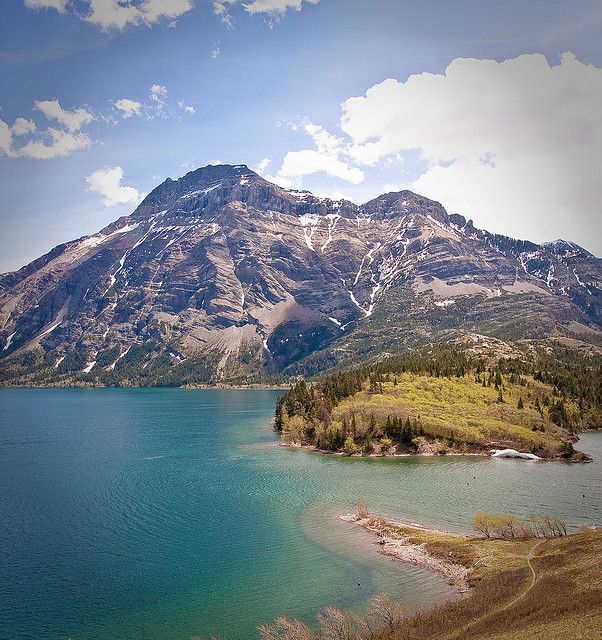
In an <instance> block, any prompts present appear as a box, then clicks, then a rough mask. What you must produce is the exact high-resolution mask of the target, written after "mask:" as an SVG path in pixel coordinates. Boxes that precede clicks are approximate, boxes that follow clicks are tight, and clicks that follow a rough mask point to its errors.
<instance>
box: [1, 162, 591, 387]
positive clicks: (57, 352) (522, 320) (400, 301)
mask: <svg viewBox="0 0 602 640" xmlns="http://www.w3.org/2000/svg"><path fill="white" fill-rule="evenodd" d="M601 282H602V264H601V261H600V260H599V259H598V258H595V257H594V256H592V255H591V254H588V253H587V252H586V251H584V250H581V249H580V248H579V247H577V245H574V244H572V243H566V242H564V241H563V243H562V244H558V243H555V244H553V245H549V246H544V245H542V246H540V245H536V244H534V243H529V242H525V241H519V240H513V239H511V238H506V237H504V236H499V235H494V234H490V233H488V232H486V231H481V230H478V229H475V228H474V226H473V225H472V222H471V221H469V222H466V221H465V219H464V218H462V216H459V215H457V214H454V215H451V216H449V215H448V214H447V212H446V211H445V209H444V208H443V207H442V206H441V205H440V204H439V203H437V202H434V201H432V200H429V199H428V198H424V197H422V196H419V195H417V194H414V193H412V192H410V191H401V192H399V193H389V194H385V195H382V196H379V197H378V198H375V199H374V200H371V201H370V202H368V203H366V204H365V205H362V206H357V205H355V204H353V203H352V202H349V201H346V200H337V201H333V200H331V199H328V198H319V197H317V196H314V195H312V194H311V193H309V192H307V191H294V190H286V189H282V188H280V187H278V186H276V185H275V184H272V183H270V182H268V181H266V180H264V179H263V178H262V177H260V176H259V175H257V174H256V173H255V172H253V171H251V170H250V169H248V167H246V166H245V165H234V166H232V165H221V166H208V167H204V168H201V169H197V170H196V171H192V172H190V173H188V174H186V175H185V176H184V177H182V178H180V179H179V180H171V179H169V178H168V179H167V180H165V181H164V182H163V183H162V184H160V185H159V186H158V187H157V188H156V189H154V190H153V191H152V192H151V193H150V194H149V195H148V196H147V197H146V198H145V199H144V201H143V202H142V203H141V204H140V206H139V207H138V208H137V209H136V210H135V211H134V212H133V213H132V214H131V215H130V216H127V217H123V218H120V219H119V220H117V221H115V222H114V223H112V224H111V225H109V226H108V227H106V228H105V229H103V230H102V231H100V232H99V233H97V234H94V235H92V236H87V237H83V238H80V239H78V240H74V241H72V242H68V243H65V244H63V245H60V246H58V247H56V248H55V249H53V250H52V251H51V252H49V253H48V254H47V255H45V256H43V257H41V258H39V259H38V260H36V261H34V262H32V263H31V264H30V265H27V266H26V267H23V268H22V269H20V270H19V271H16V272H14V273H10V274H4V275H1V276H0V363H1V364H0V367H1V368H2V369H3V370H9V371H12V370H13V369H14V370H15V371H17V369H18V367H21V369H20V371H23V370H25V369H27V367H28V366H30V365H29V364H28V363H29V362H30V361H31V360H32V358H33V360H35V362H36V363H37V364H36V365H35V366H39V358H41V357H43V358H44V359H45V361H46V362H47V363H48V365H49V369H52V371H51V373H50V374H49V375H51V376H56V377H60V376H64V375H65V374H66V373H69V374H70V375H79V374H82V370H83V368H84V367H83V366H82V367H81V368H78V367H79V361H80V359H83V362H84V364H85V363H88V362H91V361H93V360H94V359H95V358H96V356H95V354H98V357H99V358H100V360H99V361H100V362H103V354H105V353H111V354H112V353H113V351H116V352H117V353H118V354H119V355H120V358H119V360H118V361H117V362H116V363H115V364H114V366H113V368H112V369H110V365H107V366H104V365H103V366H95V367H94V368H93V369H91V370H90V371H89V373H87V374H85V375H86V376H88V377H89V378H90V379H93V378H94V377H100V378H102V376H103V375H105V374H106V373H107V372H108V371H109V370H110V371H111V376H112V378H111V381H112V383H114V382H115V381H117V382H119V381H120V380H125V379H126V378H127V376H130V377H131V376H132V375H133V372H134V371H138V372H141V371H142V370H144V371H145V372H146V373H145V375H150V374H149V373H148V372H154V373H153V375H154V376H155V378H154V379H153V380H155V382H156V381H157V380H159V381H160V380H164V379H165V376H168V375H169V370H170V368H172V367H175V366H177V367H180V368H181V369H182V368H184V367H186V366H188V365H187V364H186V363H191V362H192V361H194V362H198V363H202V365H201V364H199V365H198V366H197V365H195V366H197V369H195V371H200V370H202V374H201V373H196V374H195V375H197V378H195V380H197V381H204V380H205V378H206V379H207V380H210V379H216V378H217V379H223V380H230V379H241V378H244V377H245V376H249V375H257V374H262V373H273V372H286V373H290V374H296V373H304V374H310V373H313V372H316V371H321V370H323V369H326V368H328V367H331V366H334V365H336V364H341V365H344V364H346V363H348V364H351V363H353V364H355V363H356V362H357V361H358V360H359V359H362V358H368V357H372V356H375V355H379V354H381V353H383V352H395V351H399V350H401V349H403V348H408V347H414V346H417V345H420V344H424V343H426V342H431V341H436V340H443V341H446V342H447V341H449V340H450V339H461V338H462V337H463V336H467V335H475V334H478V335H484V336H489V337H491V338H492V340H495V339H497V341H498V343H497V344H499V341H503V342H504V343H505V342H506V341H508V342H513V341H516V340H540V339H545V338H549V337H554V339H558V338H560V337H562V336H564V337H566V339H567V340H578V341H579V342H580V343H586V344H589V345H590V346H592V348H596V347H595V345H596V344H598V343H600V338H601V336H602V330H601V328H602V311H601V308H602V304H601V302H602V284H601ZM508 350H509V351H512V347H508ZM36 353H37V354H41V355H36V356H35V357H34V356H33V355H32V354H36ZM172 353H176V354H178V355H177V357H175V356H173V355H170V354H172ZM28 354H29V355H28ZM69 354H72V356H73V357H67V356H69ZM74 354H78V355H77V357H75V355H74ZM80 356H81V358H80ZM36 358H37V359H36ZM61 358H62V360H61ZM57 363H58V365H57ZM111 364H113V363H111ZM53 365H57V366H56V367H54V366H53ZM32 366H33V365H32ZM143 367H144V369H143ZM198 367H201V369H199V368H198ZM161 376H163V378H162V377H161ZM198 376H200V378H199V377H198ZM203 376H205V378H203ZM4 379H5V380H7V379H8V380H10V379H11V378H10V373H8V374H7V375H5V376H4Z"/></svg>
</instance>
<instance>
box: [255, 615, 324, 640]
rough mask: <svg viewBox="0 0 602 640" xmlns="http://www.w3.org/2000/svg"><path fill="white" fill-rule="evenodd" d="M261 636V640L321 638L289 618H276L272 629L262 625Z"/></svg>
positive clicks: (305, 626)
mask: <svg viewBox="0 0 602 640" xmlns="http://www.w3.org/2000/svg"><path fill="white" fill-rule="evenodd" d="M259 635H260V636H261V640H318V638H319V636H317V635H316V634H315V632H313V631H312V630H311V629H310V628H309V627H308V626H307V625H306V624H304V623H303V622H301V621H300V620H290V619H288V618H276V620H274V624H273V625H272V626H271V627H267V626H264V625H261V626H260V627H259Z"/></svg>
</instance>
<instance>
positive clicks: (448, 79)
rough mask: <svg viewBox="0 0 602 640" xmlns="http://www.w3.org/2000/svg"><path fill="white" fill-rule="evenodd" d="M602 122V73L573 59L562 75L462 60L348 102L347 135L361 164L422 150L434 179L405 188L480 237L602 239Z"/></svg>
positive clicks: (556, 68) (515, 63) (528, 61)
mask: <svg viewBox="0 0 602 640" xmlns="http://www.w3.org/2000/svg"><path fill="white" fill-rule="evenodd" d="M601 113H602V69H599V68H597V67H595V66H592V65H588V64H584V63H583V62H580V61H579V60H578V59H577V58H576V57H575V56H574V55H573V54H571V53H565V54H563V55H562V56H561V58H560V62H559V63H557V64H550V63H549V62H548V60H547V59H546V58H545V57H544V56H543V55H540V54H531V55H522V56H519V57H517V58H514V59H510V60H505V61H503V62H496V61H493V60H477V59H465V58H458V59H456V60H453V61H452V62H451V64H450V65H449V66H448V67H447V69H446V70H445V73H443V74H431V73H423V74H420V75H414V76H410V77H409V78H408V79H407V80H406V81H405V82H400V81H398V80H393V79H389V80H385V81H384V82H381V83H379V84H377V85H374V86H373V87H371V88H370V89H368V91H366V94H365V95H364V96H360V97H353V98H349V99H348V100H347V101H345V102H344V103H343V105H342V116H341V128H342V130H343V131H344V132H345V133H346V134H347V135H348V136H349V139H350V142H349V143H348V145H347V149H346V151H347V154H348V157H349V158H350V159H351V160H352V161H355V162H356V163H360V164H364V165H378V164H379V163H381V162H384V161H385V160H386V159H387V158H390V157H391V156H392V155H394V154H397V153H400V152H401V153H406V152H410V151H411V150H415V149H419V150H420V152H421V154H422V158H423V160H424V161H425V162H426V170H425V172H424V173H423V174H422V175H421V176H420V177H418V178H417V179H416V180H415V181H413V182H412V184H410V185H407V186H409V188H411V189H413V190H415V191H417V192H419V193H422V194H424V195H426V196H429V197H432V198H435V199H438V200H440V201H441V202H443V204H444V205H446V206H447V208H448V209H451V210H453V211H459V212H461V213H463V214H465V215H467V216H469V217H473V218H474V219H475V220H476V221H477V222H478V223H479V224H481V225H482V226H485V227H487V226H489V228H490V229H492V230H495V231H500V232H502V233H508V234H511V235H515V236H527V237H531V238H534V239H543V236H544V235H548V236H549V235H550V234H551V235H552V236H553V235H560V234H564V235H567V234H568V235H570V231H571V227H577V228H578V227H581V228H582V229H585V228H586V227H588V226H589V229H590V233H591V232H594V233H598V237H600V235H601V232H602V229H600V214H599V207H600V202H601V201H602V180H600V165H601V163H602V118H601V117H600V114H601ZM571 218H573V220H575V219H576V218H579V220H580V223H579V224H578V225H572V224H571V223H570V222H568V221H569V220H570V219H571ZM567 226H568V227H569V228H568V229H565V228H564V227H567ZM596 230H597V231H596ZM576 232H577V231H576ZM575 239H577V238H575Z"/></svg>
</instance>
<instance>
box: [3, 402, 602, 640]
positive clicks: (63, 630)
mask: <svg viewBox="0 0 602 640" xmlns="http://www.w3.org/2000/svg"><path fill="white" fill-rule="evenodd" d="M277 395H278V392H275V391H246V390H243V391H221V390H220V391H213V390H202V391H192V390H180V389H173V390H170V389H152V390H151V389H135V390H121V389H119V390H112V389H101V390H75V389H71V390H58V389H41V390H29V389H2V390H0V551H1V553H0V638H10V639H11V640H16V639H22V638H37V639H40V638H43V639H51V640H54V639H57V640H58V639H64V638H67V637H69V638H73V639H74V640H80V639H81V640H92V639H94V640H109V639H110V640H117V639H119V640H121V639H123V640H133V639H134V638H136V639H137V640H139V639H140V638H145V639H149V640H159V639H161V640H176V639H184V638H190V637H192V636H200V635H208V634H209V633H220V634H222V635H223V636H224V638H226V640H242V639H243V638H252V637H255V635H254V629H255V627H256V625H257V624H260V623H267V622H270V621H271V620H272V619H273V618H274V617H275V616H276V615H279V614H285V615H289V616H297V617H303V618H305V619H306V620H308V621H312V620H314V619H315V614H316V612H317V611H318V610H319V609H320V608H321V607H322V606H323V605H325V604H327V603H331V604H335V605H336V606H339V607H348V606H350V607H355V606H361V605H362V603H364V602H365V600H366V599H367V598H369V597H370V596H371V595H373V594H374V593H377V592H380V591H389V592H392V593H394V594H395V595H397V596H398V597H400V598H402V599H403V600H404V601H405V602H406V603H407V605H408V606H411V607H418V606H425V605H428V604H430V603H433V602H436V601H438V600H439V599H441V598H442V597H446V596H449V595H450V594H451V589H450V587H448V585H446V584H445V581H444V580H443V579H442V578H441V577H440V576H438V575H436V574H433V573H431V572H428V571H425V570H423V569H420V568H418V567H414V566H409V565H404V564H402V563H399V562H396V561H393V560H391V559H389V558H384V557H382V556H379V555H378V554H377V552H376V547H375V545H374V544H372V541H371V539H370V538H369V537H368V536H367V534H365V532H362V531H361V530H359V529H357V528H355V527H353V526H350V525H348V524H347V523H342V522H340V521H338V520H336V518H335V515H336V514H337V513H341V512H347V511H351V510H353V505H354V503H355V502H356V501H357V498H358V497H359V496H364V497H365V498H366V499H367V501H368V505H369V507H370V509H371V510H372V511H373V512H375V513H381V514H385V515H388V516H391V517H395V518H399V519H403V520H405V521H414V522H419V523H422V524H427V525H436V526H439V527H442V528H448V529H453V530H459V531H462V530H465V529H467V528H468V526H469V523H470V519H471V517H472V516H473V515H474V513H475V512H476V511H479V510H488V511H513V512H514V513H517V514H519V515H520V514H527V513H532V512H534V513H552V514H555V515H559V516H563V517H565V518H566V519H567V521H568V522H569V524H570V525H571V526H577V525H578V524H580V523H587V524H599V523H600V520H601V517H600V511H601V508H600V503H599V495H600V493H599V491H600V481H601V475H602V474H601V466H600V459H601V458H602V433H592V434H585V435H584V437H583V439H582V442H581V443H580V445H579V448H581V449H583V450H586V451H588V452H591V453H593V455H594V457H595V459H596V461H595V462H594V463H593V464H589V465H571V464H565V463H558V462H529V461H523V460H520V461H519V460H496V459H490V458H485V459H482V458H473V457H463V458H397V459H394V460H393V459H356V458H354V459H342V458H340V457H334V456H324V455H320V454H314V453H309V452H306V451H300V450H291V449H286V448H283V447H280V446H277V444H276V442H277V441H276V438H275V436H274V434H273V432H272V430H271V429H270V428H269V426H268V422H269V420H270V418H271V415H272V412H273V408H274V401H275V398H276V397H277Z"/></svg>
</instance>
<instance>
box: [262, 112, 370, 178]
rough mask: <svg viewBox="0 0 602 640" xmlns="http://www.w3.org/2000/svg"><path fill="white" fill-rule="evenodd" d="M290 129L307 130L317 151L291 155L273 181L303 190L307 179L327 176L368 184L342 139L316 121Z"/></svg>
mask: <svg viewBox="0 0 602 640" xmlns="http://www.w3.org/2000/svg"><path fill="white" fill-rule="evenodd" d="M288 126H289V127H290V128H291V129H293V130H295V131H296V130H299V129H303V130H304V131H305V133H307V134H308V135H309V136H310V137H311V139H312V140H313V142H314V145H315V147H316V148H315V149H301V150H300V151H289V152H287V153H286V154H285V156H284V159H283V161H282V166H281V167H280V169H279V170H278V172H277V173H276V175H275V176H271V177H270V179H271V180H274V182H276V183H277V184H280V185H282V186H283V187H300V186H302V179H303V178H304V177H305V176H308V175H312V174H315V173H325V174H326V175H329V176H331V177H333V178H339V179H341V180H345V181H346V182H351V183H352V184H360V183H361V182H363V181H364V172H363V171H362V170H361V169H360V168H358V167H354V166H351V164H350V163H349V162H348V159H347V152H346V148H345V145H344V142H343V140H342V139H341V138H337V137H336V136H334V135H332V134H331V133H330V132H328V131H326V129H324V128H322V127H321V126H320V125H317V124H314V123H313V122H307V121H305V122H301V123H289V125H288Z"/></svg>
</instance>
